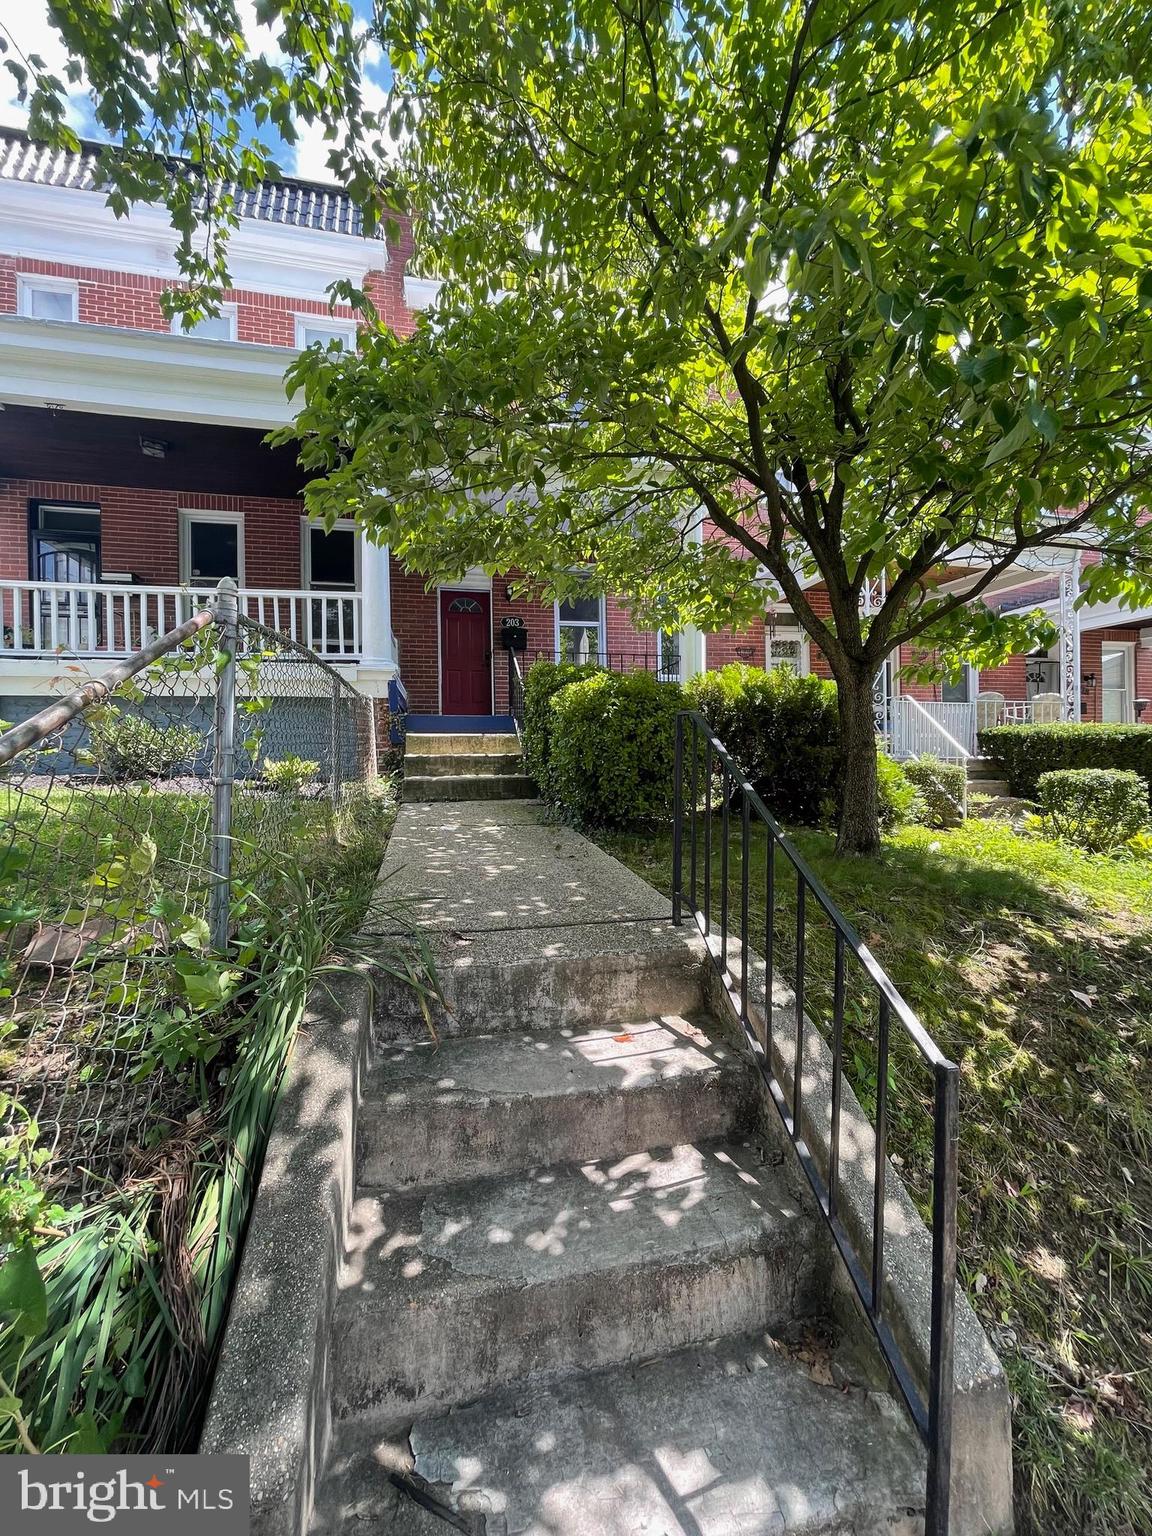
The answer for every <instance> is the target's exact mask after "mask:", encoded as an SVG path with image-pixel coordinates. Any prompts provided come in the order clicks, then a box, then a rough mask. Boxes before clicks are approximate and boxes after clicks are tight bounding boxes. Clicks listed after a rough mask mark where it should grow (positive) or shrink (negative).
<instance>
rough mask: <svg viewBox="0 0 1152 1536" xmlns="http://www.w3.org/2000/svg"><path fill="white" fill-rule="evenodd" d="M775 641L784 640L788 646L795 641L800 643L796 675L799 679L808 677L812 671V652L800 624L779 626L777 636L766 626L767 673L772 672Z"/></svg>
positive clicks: (765, 666)
mask: <svg viewBox="0 0 1152 1536" xmlns="http://www.w3.org/2000/svg"><path fill="white" fill-rule="evenodd" d="M775 640H782V641H783V642H784V643H785V644H786V645H788V644H791V643H792V642H793V641H796V642H798V643H799V646H800V650H799V653H798V661H797V667H796V673H797V676H798V677H807V676H808V674H809V672H810V671H811V670H812V652H811V649H810V645H809V640H808V636H807V634H806V633H805V632H804V630H802V629H801V628H800V626H799V624H781V625H778V626H777V628H776V633H775V634H772V633H771V631H770V627H769V625H767V624H766V625H765V626H764V670H765V671H766V672H770V671H771V670H772V643H773V641H775Z"/></svg>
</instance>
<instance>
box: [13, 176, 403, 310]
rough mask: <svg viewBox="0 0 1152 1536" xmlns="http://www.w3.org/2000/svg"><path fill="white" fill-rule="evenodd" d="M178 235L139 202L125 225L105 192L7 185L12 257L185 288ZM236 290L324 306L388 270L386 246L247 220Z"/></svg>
mask: <svg viewBox="0 0 1152 1536" xmlns="http://www.w3.org/2000/svg"><path fill="white" fill-rule="evenodd" d="M177 239H178V237H177V235H176V232H175V231H174V230H173V228H172V225H171V221H170V219H169V217H168V213H167V211H166V210H165V209H161V208H156V207H153V206H152V205H151V204H149V203H137V204H135V205H134V206H133V208H132V211H131V213H130V214H129V215H128V217H127V218H122V219H119V218H117V217H116V215H115V214H114V213H113V212H112V210H111V208H109V207H108V205H107V203H106V202H105V201H104V198H103V196H102V195H101V194H100V193H99V192H86V191H82V190H81V189H79V188H76V187H51V186H41V185H39V184H38V183H36V182H25V181H11V180H7V179H0V252H2V253H3V254H4V255H6V256H14V257H15V258H16V259H17V260H20V259H25V260H27V259H30V258H31V259H35V260H39V261H57V262H62V263H65V264H67V265H70V266H78V267H93V268H96V269H97V270H99V271H102V272H131V273H136V274H143V275H145V276H149V277H159V278H164V279H167V280H170V281H173V282H177V281H179V278H180V273H179V270H178V268H177V266H176V259H175V256H174V254H173V252H174V250H175V247H176V243H177ZM228 266H229V270H230V272H231V281H232V285H233V287H234V288H238V289H248V290H254V291H256V292H259V293H268V294H276V295H279V296H285V297H290V298H309V299H323V298H325V297H326V292H325V290H326V289H327V287H328V285H329V284H330V283H333V282H335V281H336V280H337V279H338V278H352V279H353V280H354V281H356V282H360V281H361V280H362V279H363V277H364V274H365V273H366V272H380V271H383V270H384V269H385V268H386V267H387V266H388V247H387V244H386V243H385V242H384V241H383V240H366V239H363V238H362V237H361V236H359V235H343V234H335V233H331V232H329V231H326V230H320V229H303V228H301V227H300V226H299V225H295V224H273V223H270V222H269V223H265V222H263V221H262V220H259V219H242V220H241V221H240V227H239V229H237V230H236V231H235V233H234V234H233V235H232V237H231V239H230V241H229V246H228Z"/></svg>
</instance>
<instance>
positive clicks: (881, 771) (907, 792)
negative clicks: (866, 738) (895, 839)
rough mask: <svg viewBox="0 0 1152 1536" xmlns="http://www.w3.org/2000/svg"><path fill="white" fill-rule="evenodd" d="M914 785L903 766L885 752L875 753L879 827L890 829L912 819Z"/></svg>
mask: <svg viewBox="0 0 1152 1536" xmlns="http://www.w3.org/2000/svg"><path fill="white" fill-rule="evenodd" d="M916 803H917V795H916V786H915V784H913V783H912V781H911V779H910V778H909V777H908V775H907V773H905V771H904V768H903V766H902V765H901V764H900V763H898V762H897V761H896V759H895V758H894V757H889V756H888V754H887V752H878V753H877V754H876V812H877V816H878V818H879V821H880V826H881V829H882V830H883V831H885V832H888V831H891V829H892V828H893V827H902V826H903V825H904V824H905V822H908V821H911V820H912V814H913V811H914V810H915V808H916Z"/></svg>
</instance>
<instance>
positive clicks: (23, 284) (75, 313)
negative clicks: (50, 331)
mask: <svg viewBox="0 0 1152 1536" xmlns="http://www.w3.org/2000/svg"><path fill="white" fill-rule="evenodd" d="M16 288H17V294H16V302H17V307H18V309H19V311H20V313H21V314H22V315H27V316H28V318H29V319H31V320H78V319H79V318H80V288H79V284H77V283H75V282H71V281H70V280H69V279H68V278H62V277H21V278H19V279H18V280H17V285H16Z"/></svg>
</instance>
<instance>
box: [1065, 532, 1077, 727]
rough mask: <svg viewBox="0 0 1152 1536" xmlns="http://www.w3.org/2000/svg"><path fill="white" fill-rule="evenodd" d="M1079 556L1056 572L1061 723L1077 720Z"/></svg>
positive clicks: (1075, 555)
mask: <svg viewBox="0 0 1152 1536" xmlns="http://www.w3.org/2000/svg"><path fill="white" fill-rule="evenodd" d="M1079 595H1080V554H1079V551H1077V552H1076V553H1075V554H1074V555H1073V556H1072V559H1071V560H1070V561H1069V563H1068V564H1067V565H1066V566H1065V567H1064V568H1063V569H1062V570H1061V572H1060V691H1061V694H1062V695H1063V700H1064V705H1063V711H1062V713H1063V715H1064V718H1065V720H1075V721H1078V720H1079V719H1080V610H1079V608H1077V607H1076V599H1077V597H1078V596H1079Z"/></svg>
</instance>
